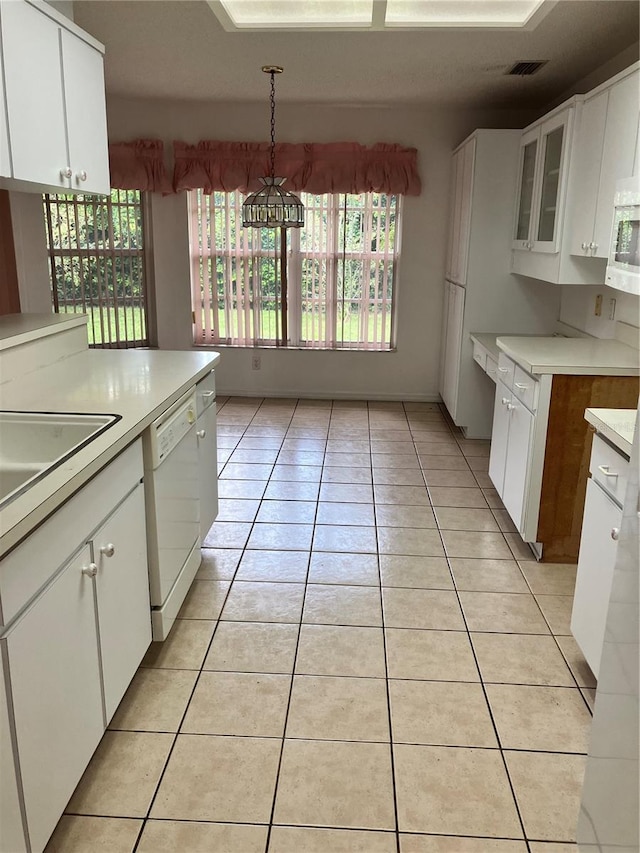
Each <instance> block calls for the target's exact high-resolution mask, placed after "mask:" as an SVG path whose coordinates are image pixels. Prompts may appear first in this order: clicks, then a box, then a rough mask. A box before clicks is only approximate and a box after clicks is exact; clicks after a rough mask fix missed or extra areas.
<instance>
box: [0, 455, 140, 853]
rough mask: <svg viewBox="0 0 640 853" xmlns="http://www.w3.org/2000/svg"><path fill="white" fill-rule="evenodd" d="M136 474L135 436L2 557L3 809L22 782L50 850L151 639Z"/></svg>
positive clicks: (32, 832) (8, 845) (37, 835)
mask: <svg viewBox="0 0 640 853" xmlns="http://www.w3.org/2000/svg"><path fill="white" fill-rule="evenodd" d="M141 479H142V449H141V446H140V442H139V441H138V442H136V444H134V445H132V446H130V447H129V448H128V449H127V450H126V451H124V452H123V453H122V454H121V456H120V457H118V458H117V459H116V460H114V461H113V462H112V463H111V464H110V465H108V466H107V467H106V468H105V469H103V471H101V472H100V474H98V475H97V476H96V477H95V479H94V480H92V481H91V482H90V483H88V484H87V485H86V486H84V487H83V488H82V489H81V490H80V491H79V492H78V493H77V494H76V495H75V496H74V497H72V498H71V499H70V501H68V502H67V504H65V505H64V506H63V507H62V508H61V509H60V510H58V512H57V513H55V514H54V515H53V516H52V517H51V518H49V519H48V520H47V521H46V522H45V523H44V524H43V525H42V526H41V527H40V528H38V529H37V530H35V531H34V532H33V533H32V534H31V535H30V536H29V537H28V538H27V539H26V540H25V541H24V542H23V543H21V545H19V546H18V547H17V548H16V549H15V551H13V552H12V553H11V554H9V555H8V557H6V558H5V559H4V560H3V561H2V563H0V596H1V597H2V604H3V608H2V612H3V613H4V615H5V620H7V621H6V624H5V626H4V628H0V652H1V654H2V660H3V663H4V679H5V680H4V683H3V688H4V690H5V691H6V694H7V701H6V704H3V707H2V709H0V712H1V713H2V714H5V713H6V718H7V720H8V727H9V731H10V732H11V735H10V740H11V751H12V753H13V755H14V756H15V759H16V764H15V779H14V780H13V785H12V784H10V782H11V780H10V779H9V780H8V784H6V785H5V772H6V768H5V763H4V751H3V770H2V774H3V776H2V781H3V785H2V789H1V790H0V801H1V807H0V814H2V816H3V818H4V815H5V813H7V811H8V810H9V809H10V808H12V801H13V800H12V798H13V799H15V796H14V795H15V792H16V791H17V792H18V796H19V798H20V799H21V801H22V808H23V809H24V814H25V815H26V838H25V839H24V845H23V848H22V849H28V850H30V851H31V853H39V852H40V851H42V850H44V848H45V846H46V844H47V841H48V839H49V837H50V835H51V833H52V832H53V830H54V829H55V826H56V823H57V822H58V820H59V818H60V816H61V814H62V812H63V811H64V808H65V806H66V804H67V802H68V800H69V798H70V796H71V794H72V793H73V791H74V789H75V787H76V785H77V784H78V782H79V781H80V778H81V776H82V774H83V772H84V770H85V768H86V766H87V764H88V763H89V761H90V759H91V756H92V754H93V752H94V750H95V748H96V746H97V745H98V743H99V741H100V738H101V737H102V734H103V732H104V730H105V728H106V726H107V725H108V723H109V721H110V719H111V717H112V716H113V713H114V711H115V710H116V708H117V706H118V703H119V702H120V700H121V699H122V696H123V695H124V692H125V690H126V689H127V687H128V685H129V683H130V681H131V679H132V678H133V675H134V674H135V672H136V669H137V668H138V665H139V664H140V661H141V659H142V657H143V655H144V653H145V651H146V649H147V648H148V646H149V644H150V642H151V614H150V604H149V581H148V567H147V551H146V530H145V511H144V489H143V486H142V483H141ZM65 542H66V549H67V550H66V553H67V554H70V553H71V556H70V557H69V558H68V559H64V555H63V553H62V549H63V547H65V546H64V545H63V543H65ZM61 557H62V559H61ZM34 560H35V561H37V566H36V565H34ZM48 563H49V565H47V564H48ZM34 569H37V570H38V571H39V572H40V574H41V576H42V577H43V578H46V579H45V580H43V581H41V583H40V586H39V588H37V589H36V591H35V594H34V593H33V592H32V588H31V587H29V585H28V584H26V583H25V582H24V581H23V580H22V579H23V578H26V576H27V575H29V574H30V575H33V574H34V571H33V570H34ZM47 569H48V573H47V571H46V570H47ZM43 572H44V574H42V573H43ZM5 604H6V607H5ZM3 725H4V724H3ZM2 736H3V748H4V741H5V733H4V730H3V733H2ZM14 829H15V828H14ZM12 831H13V830H12ZM5 836H6V838H5ZM0 837H1V838H2V844H1V846H0V853H14V850H20V849H21V848H20V846H19V845H17V844H15V843H13V842H10V841H9V840H8V839H9V838H10V836H7V831H6V830H5V828H4V827H3V828H2V830H1V835H0Z"/></svg>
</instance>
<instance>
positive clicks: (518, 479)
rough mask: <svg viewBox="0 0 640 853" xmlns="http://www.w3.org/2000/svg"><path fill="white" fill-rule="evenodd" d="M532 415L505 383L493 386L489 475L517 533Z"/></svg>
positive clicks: (520, 525) (520, 527) (521, 517)
mask: <svg viewBox="0 0 640 853" xmlns="http://www.w3.org/2000/svg"><path fill="white" fill-rule="evenodd" d="M534 425H535V416H534V415H533V413H532V412H530V411H529V410H528V409H527V407H526V406H525V405H524V403H523V402H521V401H520V400H519V399H518V397H516V395H515V394H514V393H513V392H512V391H511V390H510V389H509V388H508V387H507V386H506V385H505V384H504V382H500V381H498V383H497V385H496V398H495V408H494V415H493V430H492V433H491V455H490V457H489V477H490V478H491V480H492V482H493V484H494V485H495V487H496V489H497V491H498V494H499V495H500V497H501V498H502V502H503V503H504V505H505V509H506V510H507V511H508V513H509V515H510V516H511V519H512V521H513V523H514V524H515V525H516V527H517V528H518V530H519V531H520V533H522V534H523V533H524V522H525V513H524V511H525V498H526V494H527V488H528V476H529V470H530V465H531V450H532V445H533V431H534Z"/></svg>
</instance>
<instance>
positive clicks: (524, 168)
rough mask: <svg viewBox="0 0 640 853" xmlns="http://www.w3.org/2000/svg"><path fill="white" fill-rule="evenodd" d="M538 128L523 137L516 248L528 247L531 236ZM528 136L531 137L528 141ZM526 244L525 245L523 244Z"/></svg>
mask: <svg viewBox="0 0 640 853" xmlns="http://www.w3.org/2000/svg"><path fill="white" fill-rule="evenodd" d="M538 135H539V134H538V129H537V128H536V129H535V130H534V131H532V133H531V134H526V135H525V136H523V139H522V160H521V166H520V194H519V198H518V218H517V221H516V233H515V240H516V245H515V246H514V248H518V249H528V248H529V246H528V243H529V240H530V236H531V214H532V211H533V191H534V181H535V173H536V160H537V153H538ZM527 136H529V137H531V138H530V139H529V140H528V141H527ZM523 244H524V245H523Z"/></svg>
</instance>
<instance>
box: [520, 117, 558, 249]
mask: <svg viewBox="0 0 640 853" xmlns="http://www.w3.org/2000/svg"><path fill="white" fill-rule="evenodd" d="M572 115H573V109H572V108H571V107H570V108H568V109H566V110H563V111H562V112H560V113H558V114H557V115H555V116H552V117H551V118H550V119H548V120H547V121H545V122H543V123H541V124H539V125H537V127H534V128H532V129H531V130H529V131H527V132H526V133H524V134H523V135H522V143H521V150H522V154H521V160H520V188H519V195H518V208H517V218H516V223H515V227H514V235H513V236H514V240H513V248H514V249H520V250H524V251H533V252H548V253H553V252H557V251H559V242H560V228H561V226H562V222H561V219H562V209H563V206H564V196H565V189H566V183H567V175H566V171H567V168H566V167H567V165H568V164H567V157H566V149H567V141H568V139H569V136H570V126H569V122H570V121H571V118H572Z"/></svg>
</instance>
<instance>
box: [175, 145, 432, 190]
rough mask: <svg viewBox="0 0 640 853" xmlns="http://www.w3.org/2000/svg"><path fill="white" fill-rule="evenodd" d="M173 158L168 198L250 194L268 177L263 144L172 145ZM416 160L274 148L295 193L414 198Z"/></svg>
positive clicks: (409, 155) (360, 151)
mask: <svg viewBox="0 0 640 853" xmlns="http://www.w3.org/2000/svg"><path fill="white" fill-rule="evenodd" d="M173 152H174V173H173V189H174V192H180V191H181V190H192V189H203V190H204V192H205V193H211V192H214V191H216V190H219V191H225V192H231V191H232V190H237V189H239V190H241V191H242V192H253V191H254V190H256V189H258V188H259V186H260V183H259V181H258V178H260V177H264V176H266V175H268V174H269V173H270V165H269V144H268V143H266V142H218V141H214V140H205V141H202V142H199V143H198V144H197V145H187V144H186V143H184V142H174V143H173ZM417 154H418V152H417V150H416V149H415V148H404V147H403V146H401V145H395V144H388V143H384V142H381V143H378V144H376V145H372V146H371V147H369V148H367V147H366V146H364V145H360V144H359V143H357V142H329V143H299V144H296V143H288V142H283V143H277V144H276V147H275V172H276V175H278V176H280V177H284V178H286V179H287V184H286V188H287V189H290V190H294V191H296V192H300V191H302V190H304V191H305V192H309V193H317V194H322V193H363V192H379V193H388V194H394V195H419V194H420V191H421V183H420V175H419V174H418V166H417Z"/></svg>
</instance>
